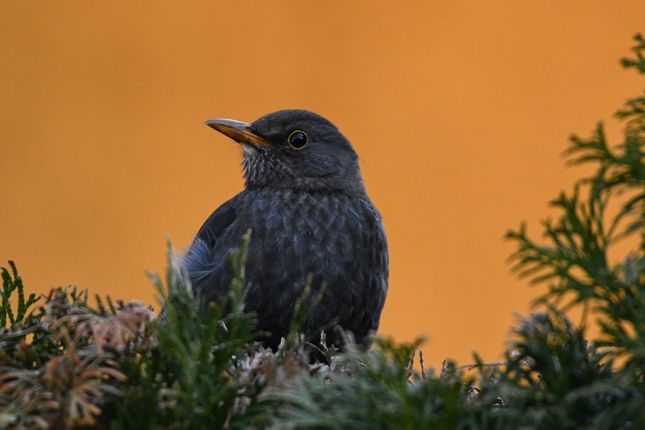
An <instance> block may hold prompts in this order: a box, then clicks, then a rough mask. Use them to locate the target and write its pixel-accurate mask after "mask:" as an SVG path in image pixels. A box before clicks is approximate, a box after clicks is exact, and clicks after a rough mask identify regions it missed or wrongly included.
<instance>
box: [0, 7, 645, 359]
mask: <svg viewBox="0 0 645 430" xmlns="http://www.w3.org/2000/svg"><path fill="white" fill-rule="evenodd" d="M393 5H394V3H391V2H368V1H354V2H342V1H338V0H334V1H326V2H302V1H295V0H291V1H287V0H285V1H280V2H255V1H239V0H238V1H227V2H223V1H191V2H180V3H178V2H176V1H172V2H171V1H165V0H157V1H154V2H152V1H141V2H126V1H113V2H87V1H66V2H60V1H49V2H33V1H21V2H9V1H5V2H2V5H0V101H1V104H0V130H1V132H0V180H1V181H2V182H1V183H2V187H1V188H0V264H1V265H4V266H6V265H7V260H9V259H12V260H14V261H15V262H16V263H17V265H18V268H19V270H20V272H21V274H22V276H23V280H24V282H25V284H26V286H27V289H28V290H30V291H37V292H42V293H45V292H48V291H49V289H50V288H51V287H52V286H58V285H68V284H76V285H78V286H79V287H82V288H88V289H89V290H90V293H91V294H95V293H98V294H101V295H105V294H109V295H110V296H112V297H113V298H122V299H125V300H144V301H145V302H147V303H151V304H153V305H154V306H155V307H156V308H157V309H159V305H158V303H157V302H156V301H155V296H156V294H155V291H154V288H153V286H152V284H151V282H150V281H149V280H148V278H147V276H146V270H153V271H158V272H161V271H163V270H164V267H165V255H166V238H167V237H170V238H171V239H172V242H173V244H174V246H175V247H176V248H178V249H183V248H185V247H186V246H187V245H188V244H189V243H190V241H191V240H192V237H193V235H194V234H195V233H196V232H197V230H198V229H199V227H200V226H201V224H202V222H203V221H204V220H205V219H206V218H207V217H208V215H210V213H211V212H212V211H213V210H215V209H216V208H217V207H218V206H219V205H220V204H221V203H223V202H224V201H226V200H227V199H228V198H230V197H232V196H233V195H234V194H236V193H237V192H239V191H240V190H241V189H242V187H243V181H242V174H241V168H240V161H241V150H240V149H239V147H237V146H236V145H235V144H233V143H232V142H231V141H229V140H228V139H226V138H224V137H223V136H221V135H219V134H218V133H216V132H214V131H213V130H211V129H209V128H208V127H206V126H204V125H203V122H204V121H205V120H207V119H209V118H213V117H228V118H234V119H238V120H243V121H249V122H251V121H253V120H255V119H256V118H258V117H260V116H262V115H264V114H266V113H269V112H272V111H275V110H278V109H284V108H306V109H310V110H313V111H315V112H317V113H319V114H321V115H323V116H325V117H327V118H328V119H330V120H331V121H332V122H334V123H335V124H336V125H337V126H338V127H339V128H340V129H341V131H343V133H344V134H345V135H346V136H347V137H348V138H349V139H350V140H351V141H352V142H353V144H354V146H355V148H356V150H357V152H358V153H359V155H360V157H361V159H362V164H361V167H362V170H363V175H364V178H365V182H366V185H367V188H368V192H369V194H370V196H371V197H372V200H373V201H374V202H375V203H376V205H377V206H378V207H379V209H380V210H381V212H382V214H383V218H384V222H385V226H386V230H387V233H388V238H389V243H390V258H391V268H390V270H391V278H390V290H389V295H388V299H387V302H386V306H385V310H384V313H383V317H382V320H381V321H382V322H381V327H380V333H381V334H384V335H388V336H393V337H394V338H395V339H396V340H398V341H408V340H411V339H413V338H415V337H416V336H418V335H422V334H423V335H427V336H428V337H429V341H428V343H427V344H426V346H425V347H424V356H425V361H426V364H429V365H434V366H438V365H440V361H441V359H443V358H453V359H457V360H458V361H459V362H461V363H468V362H472V357H471V353H472V352H473V351H478V352H479V353H480V354H481V355H482V356H483V358H484V359H486V360H497V359H499V354H500V353H501V351H502V349H503V346H504V340H505V339H506V338H507V336H508V329H509V327H510V325H511V324H512V323H513V322H514V317H513V313H514V312H519V313H526V312H527V311H528V309H529V302H530V300H531V299H532V298H534V297H535V296H536V295H537V294H538V293H539V292H540V291H541V290H540V289H539V288H530V287H529V286H528V285H527V282H526V281H524V280H518V279H516V278H515V277H514V276H513V275H512V274H511V273H509V264H508V261H507V258H508V256H509V255H510V254H511V252H512V251H513V250H514V246H513V244H511V243H507V242H505V241H504V240H503V235H504V233H505V232H506V231H507V230H508V229H509V228H517V227H518V226H519V224H520V222H521V221H523V220H524V221H526V222H527V223H528V225H529V232H533V234H534V235H537V234H538V233H539V232H540V228H539V220H540V219H542V218H544V217H546V216H548V215H549V214H552V212H551V211H550V210H549V208H548V201H549V200H550V199H552V198H554V197H556V195H557V194H558V192H559V191H560V190H563V189H564V190H570V188H571V185H572V183H573V182H574V180H575V179H576V178H577V177H579V176H580V175H581V174H583V173H585V172H583V171H581V170H580V169H579V168H567V167H566V166H565V164H564V162H563V159H562V157H561V152H562V151H563V150H564V149H565V148H566V146H567V138H568V136H569V135H570V134H571V133H577V134H580V135H582V136H587V135H589V134H590V133H591V131H592V129H593V128H594V127H595V125H596V123H597V121H598V120H603V121H606V124H607V126H608V130H609V135H610V136H611V137H612V138H613V141H612V142H613V143H619V138H620V136H621V134H620V131H621V125H620V124H619V123H617V122H616V121H615V120H613V119H612V116H611V115H612V114H613V112H614V111H615V110H616V109H617V108H619V107H620V106H621V105H622V103H623V102H624V100H625V99H626V98H628V97H632V96H635V95H636V94H637V93H639V92H641V91H642V88H643V82H642V80H639V78H638V76H637V75H636V74H635V73H633V72H626V71H623V69H622V68H621V67H620V66H619V63H618V60H619V58H620V57H623V56H626V55H628V54H629V48H630V47H631V46H632V36H633V35H634V34H635V33H636V32H638V31H641V32H642V31H644V30H645V28H644V27H645V26H644V25H645V19H644V18H645V3H644V2H642V0H625V1H621V2H604V1H581V0H580V1H569V2H555V1H547V2H517V1H512V0H507V1H488V2H475V1H470V2H466V1H456V2H439V1H409V2H399V3H397V4H396V7H394V6H393Z"/></svg>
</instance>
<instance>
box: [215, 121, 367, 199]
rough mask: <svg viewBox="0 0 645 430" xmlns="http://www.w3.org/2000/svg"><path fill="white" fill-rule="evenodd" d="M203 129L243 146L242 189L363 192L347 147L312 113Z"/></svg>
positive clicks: (354, 157) (355, 162)
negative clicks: (212, 131)
mask: <svg viewBox="0 0 645 430" xmlns="http://www.w3.org/2000/svg"><path fill="white" fill-rule="evenodd" d="M206 125H208V126H209V127H212V128H214V129H215V130H217V131H219V132H221V133H223V134H225V135H226V136H228V137H230V138H231V139H233V140H235V141H236V142H239V143H240V144H241V145H242V146H243V148H244V162H243V167H244V177H245V179H246V187H247V188H257V187H274V188H291V189H301V190H310V191H315V190H338V191H342V192H345V193H349V194H354V193H363V192H364V188H363V180H362V178H361V173H360V169H359V166H358V156H357V155H356V152H355V151H354V148H352V145H351V143H350V142H349V140H347V139H346V138H345V136H343V135H342V134H341V132H340V131H339V130H338V128H336V126H335V125H334V124H332V123H331V122H329V121H328V120H326V119H325V118H323V117H321V116H320V115H317V114H315V113H313V112H309V111H306V110H281V111H278V112H273V113H270V114H268V115H265V116H263V117H261V118H259V119H258V120H256V121H255V122H253V123H252V124H248V123H245V122H241V121H235V120H230V119H222V118H216V119H211V120H209V121H206Z"/></svg>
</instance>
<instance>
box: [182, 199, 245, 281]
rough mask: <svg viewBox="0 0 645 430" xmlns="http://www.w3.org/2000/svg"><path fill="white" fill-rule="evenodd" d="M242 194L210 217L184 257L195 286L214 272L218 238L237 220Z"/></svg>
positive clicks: (185, 265)
mask: <svg viewBox="0 0 645 430" xmlns="http://www.w3.org/2000/svg"><path fill="white" fill-rule="evenodd" d="M239 199H240V194H238V195H237V196H235V197H233V198H232V199H230V200H228V201H227V202H226V203H224V204H223V205H222V206H220V207H219V208H217V210H215V212H213V213H212V214H211V216H209V217H208V219H207V220H206V221H205V222H204V225H202V227H201V228H200V229H199V231H198V232H197V235H196V236H195V240H193V243H192V244H191V245H190V249H189V250H188V252H187V253H186V255H184V257H183V258H182V264H183V266H184V267H185V268H186V270H187V271H188V275H189V277H190V280H191V282H192V283H193V287H195V286H196V285H197V283H199V281H201V280H203V279H205V278H206V277H208V276H209V275H211V274H212V273H213V271H214V270H215V267H216V265H217V263H218V262H217V259H215V256H214V254H213V253H214V251H215V244H216V242H217V240H218V239H219V238H220V237H221V236H222V234H224V232H225V231H226V230H227V229H228V228H229V227H230V226H231V225H232V224H233V223H234V222H235V219H236V216H237V205H238V202H239Z"/></svg>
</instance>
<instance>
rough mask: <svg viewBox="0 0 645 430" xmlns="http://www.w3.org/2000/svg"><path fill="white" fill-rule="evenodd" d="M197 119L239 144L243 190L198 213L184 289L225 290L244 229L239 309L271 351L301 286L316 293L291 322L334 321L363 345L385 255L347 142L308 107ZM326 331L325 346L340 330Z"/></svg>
mask: <svg viewBox="0 0 645 430" xmlns="http://www.w3.org/2000/svg"><path fill="white" fill-rule="evenodd" d="M205 124H206V125H208V126H209V127H211V128H213V129H215V130H217V131H218V132H220V133H222V134H224V135H225V136H227V137H229V138H230V139H232V140H234V141H236V142H237V143H239V144H240V145H241V147H242V148H243V161H242V169H243V174H244V189H243V190H242V191H241V192H240V193H239V194H237V195H235V196H234V197H232V198H231V199H230V200H228V201H226V202H225V203H223V204H222V205H221V206H220V207H219V208H217V209H216V210H215V211H214V212H213V213H212V214H211V215H210V216H209V217H208V218H207V219H206V221H205V222H204V224H203V225H202V227H201V228H200V229H199V231H198V232H197V234H196V236H195V238H194V240H193V242H192V244H191V245H190V247H189V249H188V251H187V252H186V254H185V256H184V257H183V261H182V264H183V266H184V267H185V269H186V271H187V274H188V278H189V280H190V283H191V286H192V291H193V292H194V293H195V295H198V296H199V297H200V298H202V300H203V301H204V302H205V303H209V302H216V303H217V302H219V301H221V300H222V299H223V297H224V296H226V294H227V292H228V290H229V288H230V285H231V282H232V280H233V277H234V273H233V268H232V265H231V263H230V261H229V258H228V255H229V254H230V253H231V252H232V250H234V249H237V248H239V247H240V244H241V241H242V237H243V235H244V234H245V233H246V232H247V231H250V232H251V233H250V242H249V243H248V248H247V255H246V265H245V282H246V284H247V285H248V287H247V288H248V289H247V291H246V297H245V302H244V310H245V312H250V313H253V314H254V315H255V318H256V326H255V330H257V331H258V332H263V333H266V334H267V337H266V339H264V341H263V343H264V345H265V346H266V347H269V348H271V349H273V350H274V351H275V350H276V348H277V347H278V346H279V344H280V342H281V340H282V339H283V338H284V337H286V336H287V334H288V333H289V329H290V326H291V321H292V318H293V314H294V308H295V306H296V303H297V302H298V300H299V299H300V298H301V297H302V295H303V291H304V290H305V287H308V288H310V295H311V297H318V300H315V301H313V300H311V301H310V302H311V303H309V305H310V306H311V308H310V309H307V310H306V312H305V313H304V317H305V319H304V321H302V323H301V326H300V327H299V330H300V331H301V332H302V333H304V334H305V335H306V336H307V337H308V338H311V339H314V340H315V339H316V338H319V339H320V336H321V330H323V329H329V327H331V326H333V327H340V328H342V329H343V331H344V332H350V333H352V335H353V337H354V339H355V340H356V342H357V343H359V344H360V345H363V346H365V347H367V348H369V346H370V345H371V343H372V342H373V334H374V333H375V332H376V331H377V329H378V326H379V321H380V318H381V313H382V310H383V306H384V303H385V298H386V295H387V290H388V276H389V256H388V247H387V239H386V235H385V230H384V227H383V223H382V219H381V215H380V213H379V211H378V210H377V208H376V207H375V205H374V204H373V203H372V201H371V200H370V198H369V197H368V195H367V193H366V190H365V185H364V182H363V178H362V175H361V171H360V167H359V158H358V155H357V154H356V152H355V150H354V148H353V147H352V144H351V143H350V142H349V140H348V139H347V138H346V137H345V136H344V135H343V134H342V133H341V132H340V131H339V129H338V128H337V127H336V126H335V125H334V124H332V123H331V122H330V121H329V120H327V119H325V118H323V117H322V116H320V115H318V114H316V113H313V112H311V111H308V110H300V109H288V110H280V111H277V112H273V113H269V114H267V115H264V116H262V117H261V118H259V119H257V120H256V121H254V122H253V123H246V122H242V121H237V120H231V119H225V118H215V119H211V120H208V121H206V123H205ZM313 302H315V303H313ZM328 331H329V333H326V340H327V342H328V344H330V345H331V344H333V345H335V346H339V344H340V343H342V342H341V340H340V339H338V337H340V336H336V335H334V330H328ZM323 339H325V338H323Z"/></svg>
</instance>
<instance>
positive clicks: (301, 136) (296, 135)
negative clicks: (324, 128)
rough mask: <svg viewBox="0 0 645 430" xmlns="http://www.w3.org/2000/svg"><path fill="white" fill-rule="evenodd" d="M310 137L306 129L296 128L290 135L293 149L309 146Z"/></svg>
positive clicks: (290, 143)
mask: <svg viewBox="0 0 645 430" xmlns="http://www.w3.org/2000/svg"><path fill="white" fill-rule="evenodd" d="M307 142H309V138H308V137H307V133H305V132H304V131H300V130H296V131H294V132H292V133H291V134H290V135H289V146H290V147H292V148H293V149H302V148H304V147H305V146H307Z"/></svg>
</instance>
